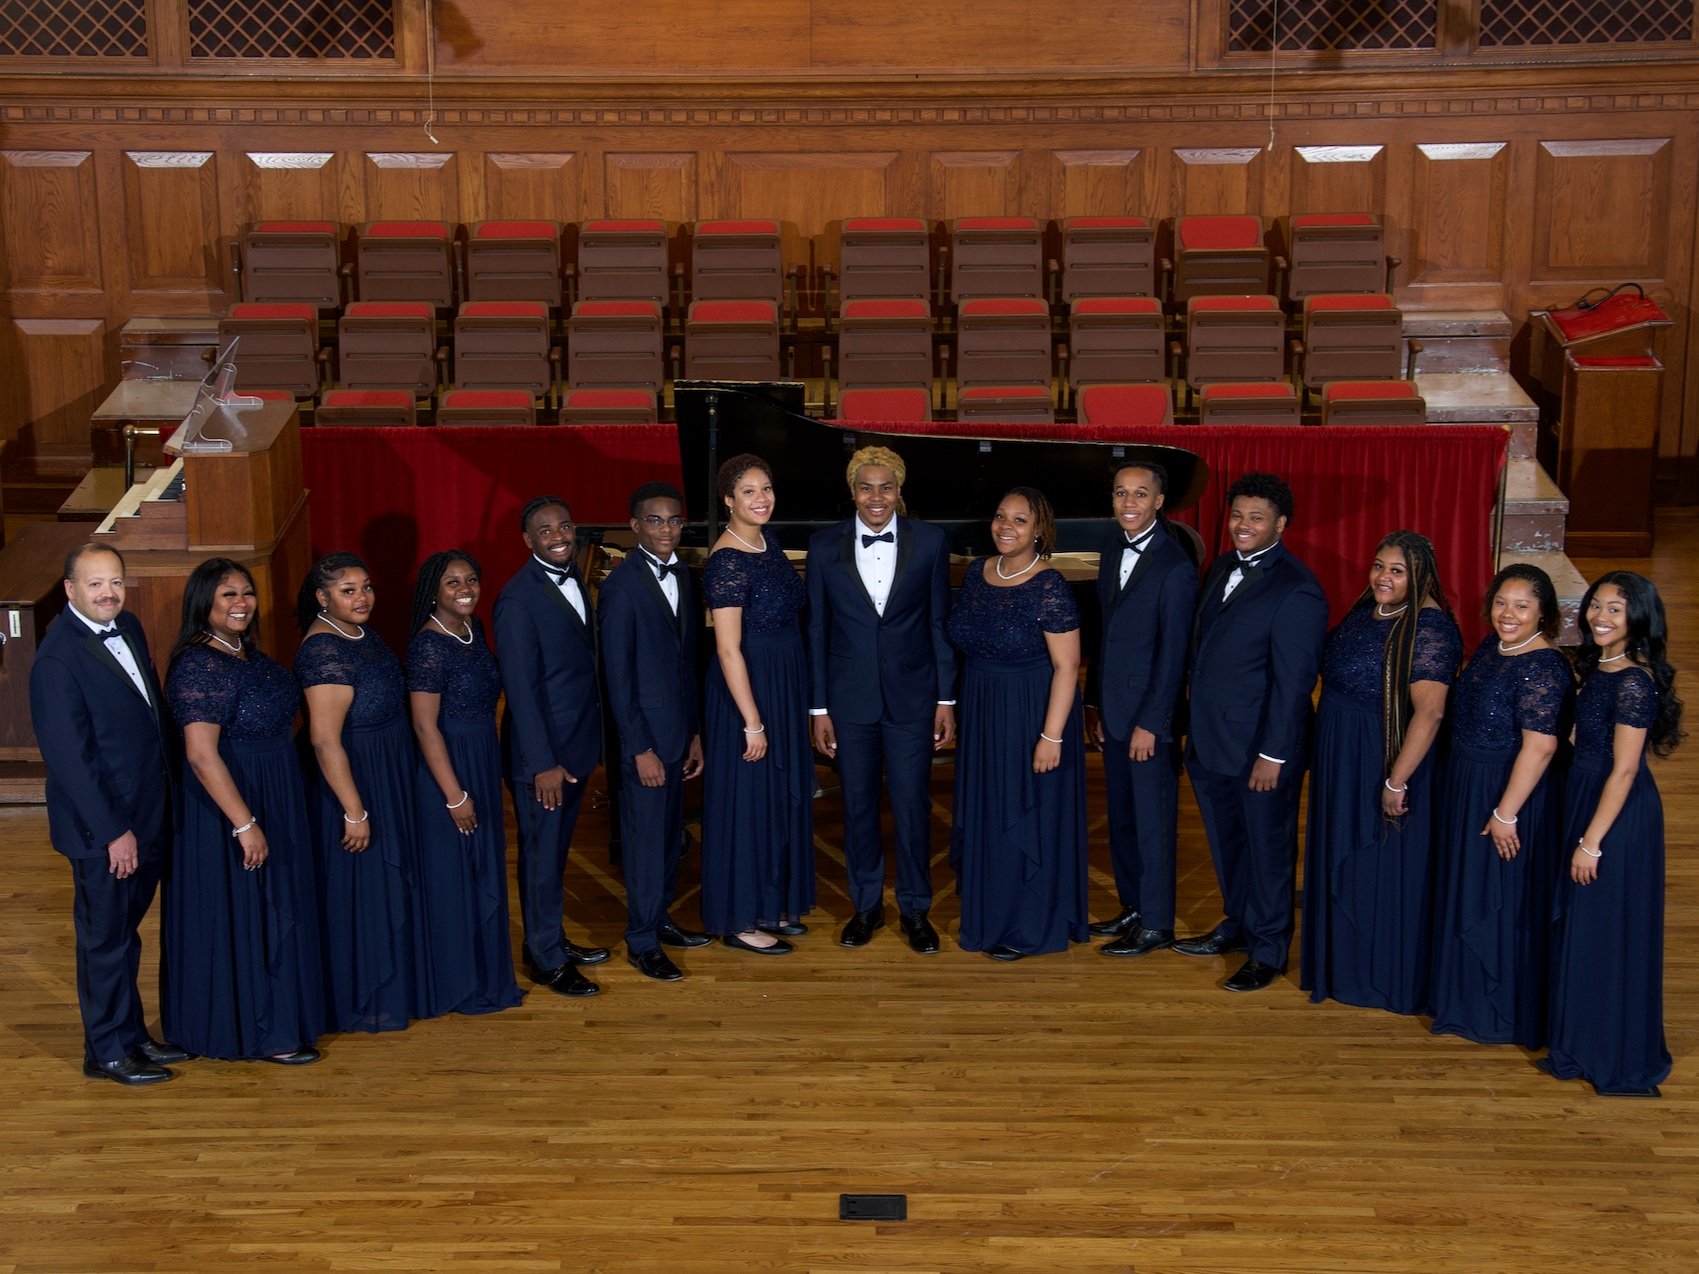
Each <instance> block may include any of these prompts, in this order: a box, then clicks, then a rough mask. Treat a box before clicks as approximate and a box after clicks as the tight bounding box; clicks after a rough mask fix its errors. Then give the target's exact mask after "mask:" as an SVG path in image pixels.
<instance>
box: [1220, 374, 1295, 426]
mask: <svg viewBox="0 0 1699 1274" xmlns="http://www.w3.org/2000/svg"><path fill="white" fill-rule="evenodd" d="M1302 423H1303V411H1302V405H1301V404H1300V403H1299V401H1298V391H1297V389H1296V387H1295V386H1294V385H1293V384H1292V382H1291V381H1289V380H1271V381H1258V382H1256V383H1254V384H1244V383H1241V382H1236V381H1219V382H1217V383H1215V384H1210V385H1205V386H1204V387H1203V388H1202V389H1200V390H1199V391H1198V424H1200V425H1298V424H1302Z"/></svg>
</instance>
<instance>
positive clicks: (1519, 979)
mask: <svg viewBox="0 0 1699 1274" xmlns="http://www.w3.org/2000/svg"><path fill="white" fill-rule="evenodd" d="M1486 619H1487V621H1488V622H1489V623H1490V624H1491V625H1492V627H1493V632H1492V633H1490V634H1488V636H1487V637H1486V639H1485V640H1484V641H1482V642H1481V644H1480V645H1479V646H1478V647H1476V649H1475V653H1474V655H1473V656H1471V658H1470V660H1469V664H1468V666H1467V667H1466V668H1464V670H1463V672H1462V675H1460V676H1459V677H1458V679H1457V688H1456V690H1455V691H1454V692H1453V694H1452V697H1451V738H1450V743H1449V747H1448V749H1447V753H1446V762H1445V775H1444V778H1443V779H1442V780H1441V783H1440V806H1439V811H1440V812H1439V815H1438V817H1437V818H1436V819H1435V820H1434V821H1435V829H1434V835H1435V839H1434V853H1435V856H1436V859H1437V863H1436V866H1437V881H1436V885H1435V894H1434V896H1435V900H1436V903H1435V905H1436V912H1437V914H1436V915H1435V918H1434V926H1435V929H1434V962H1433V974H1432V983H1431V986H1430V988H1429V1002H1430V1010H1431V1012H1432V1015H1433V1029H1434V1031H1435V1033H1436V1034H1440V1033H1443V1034H1451V1035H1462V1036H1464V1037H1465V1038H1468V1039H1472V1040H1476V1041H1478V1042H1479V1043H1482V1044H1520V1045H1522V1046H1523V1047H1524V1048H1538V1047H1540V1045H1542V1044H1544V1043H1545V1036H1546V969H1547V964H1548V959H1547V952H1548V949H1549V946H1550V928H1551V926H1550V917H1551V906H1552V891H1553V889H1554V888H1555V887H1556V884H1557V874H1558V870H1559V864H1558V836H1559V828H1558V791H1557V789H1558V786H1559V784H1558V781H1557V778H1556V777H1555V775H1554V773H1553V771H1554V769H1555V767H1554V766H1553V764H1552V762H1553V760H1554V759H1555V758H1556V756H1557V752H1558V741H1559V740H1560V739H1562V738H1563V737H1564V736H1566V735H1567V734H1568V733H1569V720H1570V708H1571V703H1572V701H1573V698H1574V678H1573V677H1572V675H1571V673H1570V670H1569V659H1568V658H1567V657H1566V656H1565V655H1564V653H1563V652H1562V651H1561V650H1559V649H1558V648H1557V647H1556V646H1555V645H1553V644H1552V642H1553V639H1554V638H1555V637H1556V636H1557V632H1558V625H1559V623H1560V617H1559V614H1558V609H1557V591H1556V590H1555V589H1554V588H1553V587H1552V582H1551V579H1550V577H1549V576H1547V575H1546V573H1545V572H1544V571H1542V570H1541V569H1540V568H1539V567H1537V566H1528V565H1525V564H1517V565H1514V566H1507V567H1505V568H1504V569H1503V570H1501V571H1500V572H1499V573H1498V574H1497V575H1496V576H1494V577H1493V582H1492V585H1491V586H1490V587H1489V588H1488V589H1487V605H1486Z"/></svg>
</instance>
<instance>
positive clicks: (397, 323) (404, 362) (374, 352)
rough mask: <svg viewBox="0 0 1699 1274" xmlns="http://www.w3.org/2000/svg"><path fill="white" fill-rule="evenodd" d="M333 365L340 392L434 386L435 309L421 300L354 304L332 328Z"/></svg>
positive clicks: (413, 391)
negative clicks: (334, 353) (345, 390)
mask: <svg viewBox="0 0 1699 1274" xmlns="http://www.w3.org/2000/svg"><path fill="white" fill-rule="evenodd" d="M336 349H337V366H338V371H339V375H340V376H341V380H342V385H343V388H345V389H374V390H376V389H395V390H405V391H406V392H407V393H408V394H409V395H410V396H418V397H421V398H423V397H426V396H428V395H429V394H431V393H432V392H433V391H434V390H435V389H436V387H437V384H438V382H439V380H440V379H441V368H440V365H439V363H438V360H437V331H436V310H435V309H434V308H433V307H432V306H430V305H429V304H427V303H426V302H424V301H355V302H352V303H351V304H350V305H349V306H348V308H347V309H346V310H345V311H344V312H343V315H342V317H341V318H340V319H339V320H337V324H336Z"/></svg>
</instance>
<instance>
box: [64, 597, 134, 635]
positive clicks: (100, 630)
mask: <svg viewBox="0 0 1699 1274" xmlns="http://www.w3.org/2000/svg"><path fill="white" fill-rule="evenodd" d="M65 609H66V610H68V611H70V612H71V614H73V615H75V616H76V617H77V618H78V619H80V620H82V621H83V623H84V624H86V625H87V626H88V630H89V631H90V632H91V633H93V634H94V635H95V636H96V637H100V636H103V635H107V629H108V628H111V629H112V630H114V631H116V632H120V633H121V632H123V631H124V630H123V629H122V628H121V627H119V624H118V616H117V615H114V616H113V617H112V623H111V624H110V625H107V624H101V623H98V622H97V621H95V620H92V619H90V618H89V617H88V616H87V615H85V614H83V613H82V611H80V610H78V609H77V608H76V607H75V606H73V605H71V604H70V603H69V602H67V603H65ZM123 613H124V612H123V611H119V612H118V614H119V615H122V614H123Z"/></svg>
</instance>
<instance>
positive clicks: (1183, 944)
mask: <svg viewBox="0 0 1699 1274" xmlns="http://www.w3.org/2000/svg"><path fill="white" fill-rule="evenodd" d="M1228 933H1229V930H1228V928H1227V926H1226V925H1224V924H1221V925H1216V926H1215V928H1213V929H1211V930H1210V931H1209V932H1208V933H1200V934H1199V935H1198V936H1197V937H1195V938H1181V939H1180V940H1179V941H1177V942H1175V944H1174V950H1176V951H1178V952H1179V953H1180V954H1181V955H1189V956H1218V955H1226V954H1227V953H1228V952H1229V951H1243V950H1244V949H1245V938H1244V935H1243V934H1240V935H1239V936H1238V937H1228Z"/></svg>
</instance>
